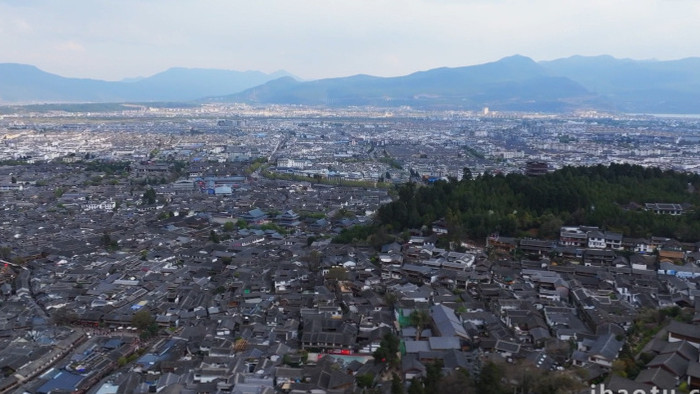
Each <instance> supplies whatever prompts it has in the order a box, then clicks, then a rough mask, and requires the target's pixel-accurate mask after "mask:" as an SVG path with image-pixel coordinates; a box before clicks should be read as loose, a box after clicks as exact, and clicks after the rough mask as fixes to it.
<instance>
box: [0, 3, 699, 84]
mask: <svg viewBox="0 0 700 394" xmlns="http://www.w3.org/2000/svg"><path fill="white" fill-rule="evenodd" d="M698 20H700V2H698V1H695V0H619V1H603V0H594V1H586V2H582V1H579V0H530V1H525V0H491V1H489V0H463V1H459V0H432V1H431V0H400V1H397V0H352V1H328V0H293V1H291V0H259V1H246V2H243V1H236V0H207V1H185V0H150V1H137V0H123V1H119V2H117V1H106V0H96V1H86V0H64V1H60V2H58V1H53V2H47V1H40V0H0V35H1V36H2V37H3V39H2V40H0V62H2V63H24V64H32V65H35V66H37V67H39V68H40V69H42V70H44V71H47V72H50V73H54V74H58V75H61V76H65V77H81V78H94V79H104V80H113V81H114V80H121V79H125V78H135V77H147V76H150V75H153V74H155V73H158V72H161V71H164V70H166V69H168V68H171V67H188V68H217V69H227V70H238V71H246V70H259V71H263V72H267V73H271V72H274V71H277V70H285V71H287V72H289V73H292V74H294V75H297V76H299V77H300V78H303V79H320V78H328V77H341V76H348V75H354V74H371V75H377V76H398V75H405V74H409V73H412V72H415V71H420V70H427V69H431V68H436V67H443V66H445V67H459V66H467V65H474V64H480V63H486V62H490V61H495V60H498V59H500V58H503V57H506V56H510V55H514V54H521V55H524V56H528V57H531V58H533V59H534V60H537V61H540V60H551V59H556V58H562V57H568V56H572V55H584V56H595V55H602V54H606V55H611V56H614V57H617V58H632V59H652V58H654V59H658V60H671V59H680V58H686V57H697V56H700V34H698V33H700V28H699V27H698V25H697V21H698Z"/></svg>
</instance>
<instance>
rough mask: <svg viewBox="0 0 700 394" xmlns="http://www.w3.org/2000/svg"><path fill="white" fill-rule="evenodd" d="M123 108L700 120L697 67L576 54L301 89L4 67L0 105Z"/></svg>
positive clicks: (217, 75) (235, 78) (195, 75)
mask: <svg viewBox="0 0 700 394" xmlns="http://www.w3.org/2000/svg"><path fill="white" fill-rule="evenodd" d="M129 101H131V102H134V101H139V102H157V101H170V102H192V101H197V102H216V101H221V102H234V101H235V102H245V103H250V104H261V105H265V104H301V105H320V106H346V105H370V106H412V107H416V108H425V109H472V110H478V109H481V108H483V107H491V108H492V109H494V110H500V111H536V112H563V111H575V110H587V109H593V110H604V111H618V112H646V113H700V58H694V57H690V58H683V59H678V60H633V59H617V58H614V57H612V56H610V55H598V56H581V55H574V56H570V57H567V58H560V59H554V60H548V61H539V62H536V61H534V60H532V59H531V58H529V57H527V56H523V55H513V56H508V57H505V58H502V59H500V60H497V61H494V62H488V63H483V64H477V65H471V66H462V67H439V68H434V69H430V70H421V71H416V72H413V73H410V74H407V75H402V76H393V77H378V76H372V75H367V74H357V75H351V76H346V77H335V78H325V79H318V80H311V81H301V80H299V79H298V78H296V77H294V76H292V75H291V74H289V73H287V72H285V71H276V72H274V73H269V74H266V73H263V72H260V71H250V70H249V71H231V70H220V69H206V68H187V67H171V68H169V69H167V70H165V71H162V72H159V73H156V74H153V75H151V76H149V77H137V78H133V79H128V80H122V81H102V80H97V79H89V78H66V77H62V76H59V75H56V74H51V73H48V72H45V71H42V70H41V69H39V68H37V67H36V66H33V65H24V64H19V63H0V104H17V103H27V104H28V103H56V102H59V103H60V102H72V103H78V102H129Z"/></svg>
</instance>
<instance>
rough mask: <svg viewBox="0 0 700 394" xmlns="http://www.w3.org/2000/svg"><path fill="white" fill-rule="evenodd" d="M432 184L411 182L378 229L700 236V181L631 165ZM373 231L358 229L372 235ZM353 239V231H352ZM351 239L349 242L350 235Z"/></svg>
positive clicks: (384, 210)
mask: <svg viewBox="0 0 700 394" xmlns="http://www.w3.org/2000/svg"><path fill="white" fill-rule="evenodd" d="M464 175H465V176H464V177H463V179H462V180H461V181H457V180H456V179H454V178H452V179H449V180H447V181H437V182H435V183H434V184H433V185H431V186H426V185H423V184H417V183H412V182H411V183H406V184H403V185H401V186H399V188H398V198H397V199H396V200H395V201H393V202H391V203H389V204H387V205H384V206H382V207H381V208H380V209H379V210H378V212H377V216H376V223H375V226H373V230H374V231H378V229H379V228H381V229H382V230H383V231H385V232H393V233H398V232H400V231H403V230H405V229H410V228H421V227H422V226H430V225H431V224H432V223H433V222H435V221H437V220H439V219H444V222H445V225H446V226H447V229H448V231H449V237H450V238H451V239H455V240H458V239H464V238H470V239H476V240H479V239H483V238H484V237H486V236H488V235H489V234H491V233H499V234H501V235H505V236H516V237H522V236H534V237H540V238H555V237H557V236H558V233H559V228H560V227H561V226H562V225H590V226H598V227H600V228H602V229H605V230H609V231H617V232H621V233H623V234H624V235H625V236H631V237H649V236H651V235H654V236H664V237H670V238H675V239H678V240H680V241H685V242H694V241H698V240H699V239H700V220H698V219H700V212H698V211H697V210H695V209H694V208H696V207H697V206H698V205H699V204H700V193H699V190H700V176H699V175H697V174H689V173H680V172H674V171H662V170H661V169H659V168H645V167H641V166H638V165H630V164H610V165H607V166H605V165H597V166H592V167H564V168H562V169H560V170H557V171H554V172H552V173H549V174H546V175H543V176H539V177H528V176H525V175H522V174H508V175H503V174H496V175H491V174H488V173H487V174H483V175H479V176H477V177H475V178H472V177H471V172H470V171H469V169H466V168H465V169H464ZM649 202H654V203H676V204H685V205H686V206H687V207H688V208H689V209H688V210H687V212H686V213H685V214H684V215H681V216H670V215H658V214H654V213H652V212H648V211H645V210H643V209H642V208H643V207H644V204H645V203H649ZM367 230H368V229H366V228H365V229H363V231H354V230H349V232H353V233H354V234H353V235H365V234H367V233H368V231H367ZM348 235H349V234H348ZM346 238H347V237H346Z"/></svg>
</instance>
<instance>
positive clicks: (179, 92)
mask: <svg viewBox="0 0 700 394" xmlns="http://www.w3.org/2000/svg"><path fill="white" fill-rule="evenodd" d="M288 76H290V74H288V73H286V72H284V71H279V72H276V73H272V74H265V73H262V72H259V71H245V72H241V71H228V70H215V69H197V68H171V69H169V70H167V71H163V72H161V73H158V74H155V75H153V76H151V77H147V78H134V79H129V80H124V81H118V82H110V81H101V80H95V79H79V78H64V77H61V76H58V75H56V74H51V73H47V72H45V71H42V70H39V69H38V68H36V67H34V66H29V65H24V64H14V63H1V64H0V104H16V103H54V102H72V103H75V102H125V101H143V102H148V101H189V100H196V99H199V98H202V97H207V96H216V95H226V94H231V93H232V92H240V91H242V90H245V89H248V88H251V87H254V86H257V85H260V84H263V83H265V82H268V81H271V80H274V79H277V78H281V77H288Z"/></svg>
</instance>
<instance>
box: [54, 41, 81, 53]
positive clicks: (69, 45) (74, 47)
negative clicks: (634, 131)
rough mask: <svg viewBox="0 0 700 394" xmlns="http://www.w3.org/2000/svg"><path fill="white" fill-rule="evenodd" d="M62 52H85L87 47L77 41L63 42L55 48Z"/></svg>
mask: <svg viewBox="0 0 700 394" xmlns="http://www.w3.org/2000/svg"><path fill="white" fill-rule="evenodd" d="M54 48H55V49H56V50H57V51H61V52H85V47H84V46H82V45H81V44H80V43H78V42H76V41H63V42H60V43H58V44H56V45H55V46H54Z"/></svg>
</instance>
